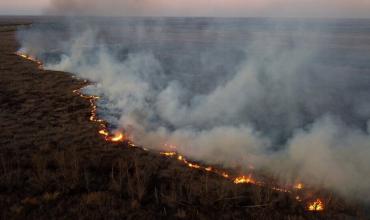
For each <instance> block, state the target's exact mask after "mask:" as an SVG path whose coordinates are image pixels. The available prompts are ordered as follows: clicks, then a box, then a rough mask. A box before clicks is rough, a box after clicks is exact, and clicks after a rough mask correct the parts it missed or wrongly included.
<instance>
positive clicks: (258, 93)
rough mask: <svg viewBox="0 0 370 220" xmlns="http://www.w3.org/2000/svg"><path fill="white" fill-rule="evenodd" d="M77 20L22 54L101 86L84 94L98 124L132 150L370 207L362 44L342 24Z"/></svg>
mask: <svg viewBox="0 0 370 220" xmlns="http://www.w3.org/2000/svg"><path fill="white" fill-rule="evenodd" d="M74 19H75V20H74ZM74 19H73V18H72V19H71V20H72V22H71V20H69V21H68V22H65V23H62V25H61V24H59V26H58V25H56V24H54V25H51V24H41V25H34V26H33V27H32V28H29V29H25V30H23V31H20V32H19V39H20V41H21V42H22V46H23V48H22V50H24V51H25V52H27V53H31V54H33V55H35V56H37V57H39V58H40V59H43V60H44V62H45V63H46V65H45V66H46V68H49V69H55V70H62V71H66V72H72V73H75V74H77V75H78V76H80V77H82V78H86V79H89V80H91V81H93V82H96V85H94V86H90V87H88V88H87V89H86V92H88V93H93V94H97V95H99V96H101V97H103V98H102V99H101V100H100V101H99V103H98V105H99V107H100V110H99V111H100V112H99V113H100V115H102V117H103V118H105V119H106V120H108V121H109V123H110V124H111V125H112V129H123V130H125V131H126V132H128V133H129V134H130V135H131V136H132V139H133V140H134V142H135V143H137V144H139V145H143V146H145V147H149V148H154V149H163V148H164V145H165V144H173V145H176V146H177V150H178V151H179V152H180V153H182V154H184V155H186V156H187V157H189V158H191V159H193V160H200V161H203V162H205V163H212V164H213V163H216V164H222V165H224V166H228V167H235V166H242V167H243V168H245V169H247V168H248V167H250V165H253V166H254V167H255V168H256V169H260V170H265V171H268V172H270V173H272V174H274V175H276V176H278V177H280V178H281V179H282V180H287V179H290V180H291V179H300V180H302V181H304V182H307V183H309V184H313V185H316V186H320V187H325V188H328V189H330V190H335V191H337V192H339V193H341V194H342V195H345V196H349V197H357V196H360V195H362V196H363V195H366V196H364V197H368V196H370V194H369V192H370V177H369V175H368V173H369V172H370V162H369V159H368V158H369V157H370V134H369V132H370V126H369V125H370V121H369V117H370V111H369V109H370V104H369V98H370V95H369V94H370V93H369V92H370V91H369V90H370V88H369V87H368V85H369V83H370V75H369V74H368V73H369V70H370V66H369V65H368V64H367V63H368V62H366V56H365V55H366V54H367V55H369V53H370V50H369V48H370V40H369V39H367V38H364V37H363V36H362V35H361V34H359V35H356V36H355V35H351V34H353V33H348V32H345V30H344V31H343V30H342V29H340V28H341V27H339V28H338V25H339V24H341V23H336V22H332V23H330V22H329V23H325V22H324V24H322V23H321V22H318V23H316V21H315V22H313V23H312V22H307V23H298V24H296V23H295V22H292V21H291V20H282V21H275V20H268V19H267V20H266V19H193V18H172V19H170V18H168V19H140V18H135V19H134V18H130V19H129V18H127V19H123V20H120V19H103V18H101V19H97V20H94V21H93V22H92V21H89V22H88V23H86V22H85V21H81V20H78V19H77V18H74ZM60 25H61V26H62V27H60ZM339 26H340V25H339ZM330 28H332V29H330ZM335 28H337V29H335ZM359 28H360V29H361V26H359ZM330 30H331V31H330ZM352 37H358V39H359V41H356V42H353V41H351V39H352ZM40 39H41V40H40ZM50 39H52V40H50ZM359 48H361V49H359Z"/></svg>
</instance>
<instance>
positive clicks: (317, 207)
mask: <svg viewBox="0 0 370 220" xmlns="http://www.w3.org/2000/svg"><path fill="white" fill-rule="evenodd" d="M307 208H308V210H309V211H323V210H324V208H325V207H324V203H323V202H322V201H321V200H320V199H316V200H315V201H313V202H311V203H309V204H308V207H307Z"/></svg>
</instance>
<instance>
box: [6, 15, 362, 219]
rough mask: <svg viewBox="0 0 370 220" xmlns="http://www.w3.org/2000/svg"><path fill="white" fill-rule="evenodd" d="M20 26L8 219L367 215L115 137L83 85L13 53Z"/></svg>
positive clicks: (11, 43)
mask: <svg viewBox="0 0 370 220" xmlns="http://www.w3.org/2000/svg"><path fill="white" fill-rule="evenodd" d="M4 23H5V22H4V21H3V22H2V24H4ZM14 31H15V26H14V25H9V24H8V25H6V26H2V27H1V28H0V123H1V132H0V210H1V212H0V216H1V218H2V219H55V218H63V219H75V218H81V219H115V218H117V219H118V218H127V219H167V218H171V219H347V218H348V215H357V217H356V219H358V218H361V217H362V218H365V217H363V216H362V215H360V214H359V213H360V212H359V209H356V208H351V209H350V210H346V208H340V209H339V210H345V211H346V212H345V213H346V214H341V213H340V212H338V211H336V209H335V208H333V209H331V210H328V211H325V212H323V213H309V212H307V211H305V207H304V205H303V204H301V203H298V202H297V201H296V200H295V199H294V198H291V195H289V194H287V193H280V192H276V191H273V190H271V189H269V188H262V187H256V186H251V185H235V184H233V183H232V182H231V181H229V180H226V179H224V178H222V177H219V176H217V175H215V174H212V173H205V172H203V171H200V170H192V169H189V168H187V167H186V166H185V165H183V164H181V163H180V162H179V161H177V160H176V159H172V158H166V157H163V156H160V155H158V154H156V153H152V152H147V151H144V150H142V149H139V148H128V147H127V146H126V145H125V144H124V143H123V144H113V143H107V142H106V141H104V140H103V139H102V138H101V137H100V136H98V135H97V130H98V127H97V125H96V124H93V123H89V121H88V117H89V113H90V109H89V102H88V101H87V100H85V99H82V98H80V97H79V96H77V95H75V94H73V93H72V91H73V90H74V89H76V88H80V87H81V86H83V84H84V83H83V82H81V81H77V80H75V79H73V78H72V77H71V76H70V75H68V74H66V73H61V72H52V71H44V70H39V69H38V68H37V66H36V64H34V63H32V62H30V61H27V60H24V59H22V58H20V57H18V56H16V55H14V52H15V51H16V49H17V47H18V45H17V43H16V41H15V37H14V34H15V32H14ZM333 201H334V200H333ZM337 204H338V202H336V203H332V206H333V207H334V206H339V205H337ZM348 219H350V218H348Z"/></svg>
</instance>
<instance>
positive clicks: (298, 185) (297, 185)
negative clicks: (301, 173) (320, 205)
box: [294, 183, 304, 189]
mask: <svg viewBox="0 0 370 220" xmlns="http://www.w3.org/2000/svg"><path fill="white" fill-rule="evenodd" d="M303 187H304V186H303V183H297V184H296V185H295V186H294V188H295V189H303Z"/></svg>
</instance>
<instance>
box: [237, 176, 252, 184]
mask: <svg viewBox="0 0 370 220" xmlns="http://www.w3.org/2000/svg"><path fill="white" fill-rule="evenodd" d="M234 183H235V184H241V183H251V184H255V183H256V181H255V180H254V179H253V178H252V175H249V176H239V177H236V178H235V179H234Z"/></svg>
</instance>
